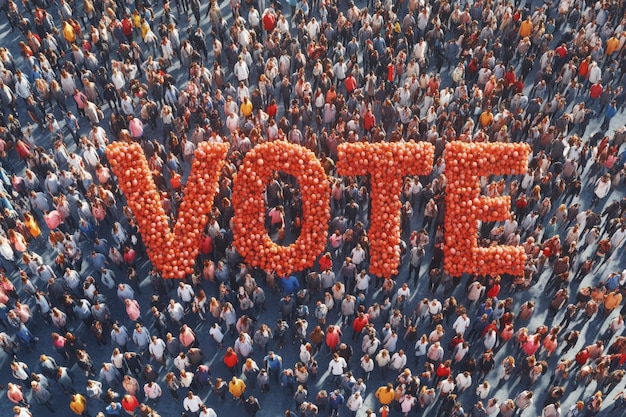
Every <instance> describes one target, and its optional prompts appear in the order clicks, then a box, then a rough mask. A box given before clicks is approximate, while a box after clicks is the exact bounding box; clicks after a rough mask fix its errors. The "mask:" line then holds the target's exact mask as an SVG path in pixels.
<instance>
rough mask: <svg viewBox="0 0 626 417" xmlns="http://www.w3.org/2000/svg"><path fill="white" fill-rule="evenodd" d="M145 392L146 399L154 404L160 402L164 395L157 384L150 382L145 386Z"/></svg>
mask: <svg viewBox="0 0 626 417" xmlns="http://www.w3.org/2000/svg"><path fill="white" fill-rule="evenodd" d="M143 392H144V394H146V398H148V399H149V400H151V401H152V402H153V403H156V402H158V400H159V397H161V394H163V391H162V390H161V387H160V386H159V384H157V383H156V382H152V381H150V382H148V383H147V384H145V385H144V386H143Z"/></svg>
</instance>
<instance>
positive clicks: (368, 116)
mask: <svg viewBox="0 0 626 417" xmlns="http://www.w3.org/2000/svg"><path fill="white" fill-rule="evenodd" d="M374 126H376V116H375V115H374V113H373V112H372V109H371V108H369V109H368V110H367V113H365V116H363V128H364V129H365V131H366V132H369V131H370V130H372V129H373V128H374Z"/></svg>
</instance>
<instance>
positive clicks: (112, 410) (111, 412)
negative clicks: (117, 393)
mask: <svg viewBox="0 0 626 417" xmlns="http://www.w3.org/2000/svg"><path fill="white" fill-rule="evenodd" d="M114 404H115V408H113V406H112V405H111V404H109V405H107V407H106V408H105V411H106V412H107V415H109V416H119V415H121V413H122V404H120V403H114Z"/></svg>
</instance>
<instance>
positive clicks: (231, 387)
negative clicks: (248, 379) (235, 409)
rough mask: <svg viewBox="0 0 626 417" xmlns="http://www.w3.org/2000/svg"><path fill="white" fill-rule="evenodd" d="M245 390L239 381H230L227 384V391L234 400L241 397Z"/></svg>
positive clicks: (244, 385)
mask: <svg viewBox="0 0 626 417" xmlns="http://www.w3.org/2000/svg"><path fill="white" fill-rule="evenodd" d="M245 390H246V384H245V383H244V382H243V381H242V380H241V379H237V380H235V381H230V382H229V383H228V391H229V392H230V393H231V395H232V396H233V397H235V398H239V397H241V396H242V395H243V392H244V391H245Z"/></svg>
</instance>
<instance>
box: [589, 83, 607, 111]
mask: <svg viewBox="0 0 626 417" xmlns="http://www.w3.org/2000/svg"><path fill="white" fill-rule="evenodd" d="M603 90H604V88H603V87H602V84H600V81H598V82H597V83H595V84H594V85H592V86H591V88H590V89H589V98H590V99H591V100H592V102H591V104H590V105H589V107H593V106H594V105H595V104H596V102H597V101H598V100H600V96H601V95H602V91H603Z"/></svg>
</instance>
